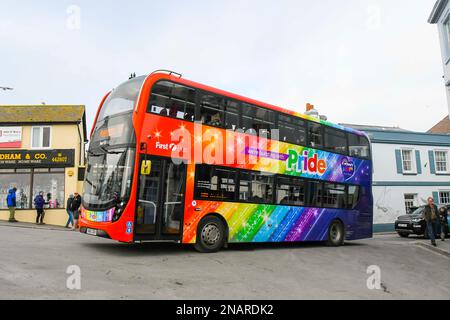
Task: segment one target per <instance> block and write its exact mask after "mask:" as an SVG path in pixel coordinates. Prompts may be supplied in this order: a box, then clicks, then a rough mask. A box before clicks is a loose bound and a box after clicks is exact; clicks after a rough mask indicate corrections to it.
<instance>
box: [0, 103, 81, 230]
mask: <svg viewBox="0 0 450 320" xmlns="http://www.w3.org/2000/svg"><path fill="white" fill-rule="evenodd" d="M0 115H1V117H0V220H8V218H9V212H8V211H7V204H6V197H7V194H8V191H9V190H10V189H12V188H14V187H15V188H17V193H16V197H17V210H16V219H17V220H18V221H20V222H35V219H36V212H35V210H34V203H33V200H34V198H35V196H36V195H37V194H38V193H39V192H43V193H44V198H45V200H46V206H45V219H44V222H45V223H47V224H51V225H65V224H66V222H67V218H68V215H67V213H66V201H67V198H68V196H69V195H70V194H73V193H74V192H75V191H78V192H80V193H81V191H82V189H81V188H82V181H83V179H84V168H85V161H86V159H85V145H86V143H87V132H86V116H85V107H84V106H47V105H38V106H0Z"/></svg>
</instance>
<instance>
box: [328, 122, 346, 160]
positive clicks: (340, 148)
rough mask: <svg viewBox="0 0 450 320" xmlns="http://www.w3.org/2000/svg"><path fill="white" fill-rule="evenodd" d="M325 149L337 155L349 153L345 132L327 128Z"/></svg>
mask: <svg viewBox="0 0 450 320" xmlns="http://www.w3.org/2000/svg"><path fill="white" fill-rule="evenodd" d="M325 149H326V150H327V151H330V152H335V153H342V154H346V153H347V135H346V134H345V132H344V131H340V130H336V129H333V128H329V127H325Z"/></svg>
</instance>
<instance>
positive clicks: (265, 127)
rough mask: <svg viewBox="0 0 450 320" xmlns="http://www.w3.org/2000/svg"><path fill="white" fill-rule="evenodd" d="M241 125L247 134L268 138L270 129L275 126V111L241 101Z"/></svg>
mask: <svg viewBox="0 0 450 320" xmlns="http://www.w3.org/2000/svg"><path fill="white" fill-rule="evenodd" d="M241 127H242V128H241V129H243V130H244V131H245V132H246V133H248V134H253V135H261V136H263V137H267V138H270V130H271V129H274V128H275V112H273V111H271V110H266V109H263V108H259V107H255V106H252V105H250V104H247V103H243V104H242V122H241Z"/></svg>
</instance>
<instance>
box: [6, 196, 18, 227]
mask: <svg viewBox="0 0 450 320" xmlns="http://www.w3.org/2000/svg"><path fill="white" fill-rule="evenodd" d="M16 192H17V188H12V189H10V190H9V191H8V196H7V197H6V204H7V206H8V210H9V222H18V221H17V220H16V207H17V202H16Z"/></svg>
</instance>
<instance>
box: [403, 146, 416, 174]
mask: <svg viewBox="0 0 450 320" xmlns="http://www.w3.org/2000/svg"><path fill="white" fill-rule="evenodd" d="M402 165H403V172H406V173H408V172H414V169H413V168H414V158H413V150H408V149H403V150H402Z"/></svg>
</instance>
